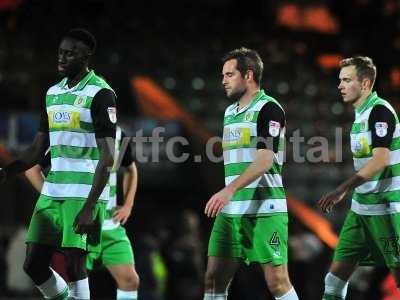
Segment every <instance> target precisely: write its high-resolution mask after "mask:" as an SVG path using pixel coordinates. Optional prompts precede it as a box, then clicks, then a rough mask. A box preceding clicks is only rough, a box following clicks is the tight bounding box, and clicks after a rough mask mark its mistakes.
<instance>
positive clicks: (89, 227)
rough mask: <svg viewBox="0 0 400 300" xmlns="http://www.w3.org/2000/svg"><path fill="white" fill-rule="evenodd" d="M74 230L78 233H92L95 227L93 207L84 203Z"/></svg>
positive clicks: (76, 219)
mask: <svg viewBox="0 0 400 300" xmlns="http://www.w3.org/2000/svg"><path fill="white" fill-rule="evenodd" d="M73 227H74V231H75V233H77V234H85V233H91V232H92V231H93V230H94V228H95V222H94V220H93V207H92V206H90V205H86V204H85V205H84V206H83V207H82V209H81V211H80V212H79V213H78V214H77V215H76V217H75V221H74V225H73Z"/></svg>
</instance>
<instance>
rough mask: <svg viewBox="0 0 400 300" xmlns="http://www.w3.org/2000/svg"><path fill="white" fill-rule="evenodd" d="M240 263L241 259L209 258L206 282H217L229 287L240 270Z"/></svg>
mask: <svg viewBox="0 0 400 300" xmlns="http://www.w3.org/2000/svg"><path fill="white" fill-rule="evenodd" d="M240 261H241V260H240V259H238V258H234V257H216V256H209V257H208V260H207V271H206V282H207V281H216V282H221V283H225V284H226V285H228V284H229V282H230V281H231V280H232V278H233V276H234V275H235V272H236V271H237V269H238V268H239V266H240Z"/></svg>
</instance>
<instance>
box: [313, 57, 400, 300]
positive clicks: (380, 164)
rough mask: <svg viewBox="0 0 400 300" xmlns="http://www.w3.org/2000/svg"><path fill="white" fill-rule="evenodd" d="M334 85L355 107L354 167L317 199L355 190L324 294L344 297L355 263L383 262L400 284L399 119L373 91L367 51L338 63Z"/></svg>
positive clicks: (333, 199) (325, 205) (323, 203)
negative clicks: (338, 67)
mask: <svg viewBox="0 0 400 300" xmlns="http://www.w3.org/2000/svg"><path fill="white" fill-rule="evenodd" d="M340 67H341V69H340V74H339V80H340V84H339V86H338V89H339V91H340V93H341V95H342V98H343V101H344V102H345V103H349V104H351V105H352V106H353V107H354V110H355V120H354V123H353V126H352V128H351V133H350V138H351V151H352V153H353V159H354V168H355V171H356V173H355V174H354V175H353V176H352V177H350V178H349V179H347V180H346V181H345V182H343V183H342V184H341V185H339V186H338V187H337V188H336V190H334V191H333V192H330V193H328V194H326V195H324V196H323V197H322V198H321V199H320V200H319V203H318V204H319V206H320V208H321V209H322V210H323V211H325V212H327V211H330V210H331V209H332V207H333V206H334V205H335V204H337V203H338V202H340V201H342V200H343V199H345V197H346V196H347V195H348V194H349V193H350V192H351V191H353V190H354V192H353V195H352V203H351V210H350V211H349V212H348V214H347V217H346V220H345V222H344V225H343V228H342V230H341V233H340V236H339V242H338V245H337V247H336V250H335V253H334V256H333V262H332V264H331V266H330V269H329V273H328V274H327V275H326V277H325V293H324V296H323V299H325V300H330V299H345V298H346V293H347V287H348V279H349V277H350V276H351V274H352V273H353V272H354V270H355V268H356V267H357V266H358V265H371V264H386V266H388V267H389V268H390V269H391V271H392V273H393V275H394V277H395V279H396V282H397V286H398V287H399V286H400V269H399V266H400V254H399V233H398V232H399V226H400V222H399V212H400V202H399V200H400V197H399V195H400V184H399V178H400V177H398V176H399V175H400V174H398V172H399V169H398V163H399V162H400V160H399V153H398V151H399V150H398V149H400V143H399V137H400V128H399V119H398V117H397V114H396V112H395V110H394V109H393V107H392V106H391V105H390V104H389V102H388V101H386V100H384V99H382V98H380V97H378V95H377V93H376V92H373V91H372V88H373V86H374V82H375V78H376V67H375V65H374V63H373V61H372V60H371V59H370V58H369V57H363V56H357V57H351V58H347V59H344V60H342V61H341V63H340Z"/></svg>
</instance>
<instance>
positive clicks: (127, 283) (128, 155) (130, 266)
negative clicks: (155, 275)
mask: <svg viewBox="0 0 400 300" xmlns="http://www.w3.org/2000/svg"><path fill="white" fill-rule="evenodd" d="M123 138H124V134H123V133H122V130H121V128H120V127H119V126H117V132H116V140H115V143H116V145H120V141H121V140H123ZM124 145H126V148H125V147H124ZM122 146H123V148H122V151H121V152H120V148H118V149H116V151H115V157H116V159H114V162H115V164H116V167H115V168H114V171H115V172H116V171H117V166H118V165H119V162H120V160H119V157H118V155H122V160H121V165H122V166H123V167H125V172H124V174H123V177H122V182H121V181H117V183H116V184H117V185H116V186H115V185H114V183H112V184H113V185H112V186H111V189H110V192H111V198H110V201H109V202H108V203H107V210H106V217H105V220H104V222H103V227H102V233H101V248H100V251H98V252H90V253H89V254H88V255H87V262H86V267H87V269H88V270H90V271H91V270H93V268H94V267H95V265H96V264H102V265H104V266H105V267H106V268H107V269H108V271H109V272H110V273H111V275H112V276H113V278H114V279H115V281H116V282H117V287H118V289H117V300H118V299H126V300H136V299H137V290H138V287H139V276H138V274H137V273H136V270H135V266H134V257H133V250H132V246H131V243H130V240H129V238H128V237H127V235H126V232H125V228H124V227H122V226H121V224H122V225H123V224H125V223H126V222H127V220H128V218H129V216H130V215H131V212H132V208H133V203H134V199H135V194H136V190H137V169H136V164H135V162H134V161H133V158H132V152H131V149H130V144H129V143H128V144H122ZM50 164H51V162H50V157H49V155H46V157H45V159H44V161H43V162H42V163H41V164H40V167H39V166H35V167H33V168H32V169H29V170H28V171H26V172H25V175H26V176H27V178H28V179H29V181H30V182H31V184H32V185H33V186H34V187H35V188H36V189H37V190H38V191H39V193H40V191H41V189H42V187H43V184H44V180H43V179H44V178H43V176H42V173H41V168H42V169H43V168H47V167H48V166H49V165H50ZM115 187H117V189H115ZM120 189H121V190H122V191H123V198H124V201H123V205H122V206H121V207H118V206H117V198H116V196H117V195H118V194H120V193H117V190H120Z"/></svg>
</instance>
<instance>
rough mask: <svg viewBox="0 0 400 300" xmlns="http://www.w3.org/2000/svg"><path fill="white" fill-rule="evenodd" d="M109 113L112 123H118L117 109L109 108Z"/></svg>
mask: <svg viewBox="0 0 400 300" xmlns="http://www.w3.org/2000/svg"><path fill="white" fill-rule="evenodd" d="M107 112H108V117H109V118H110V121H111V122H112V123H113V124H115V123H117V109H116V108H115V107H108V108H107Z"/></svg>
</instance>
